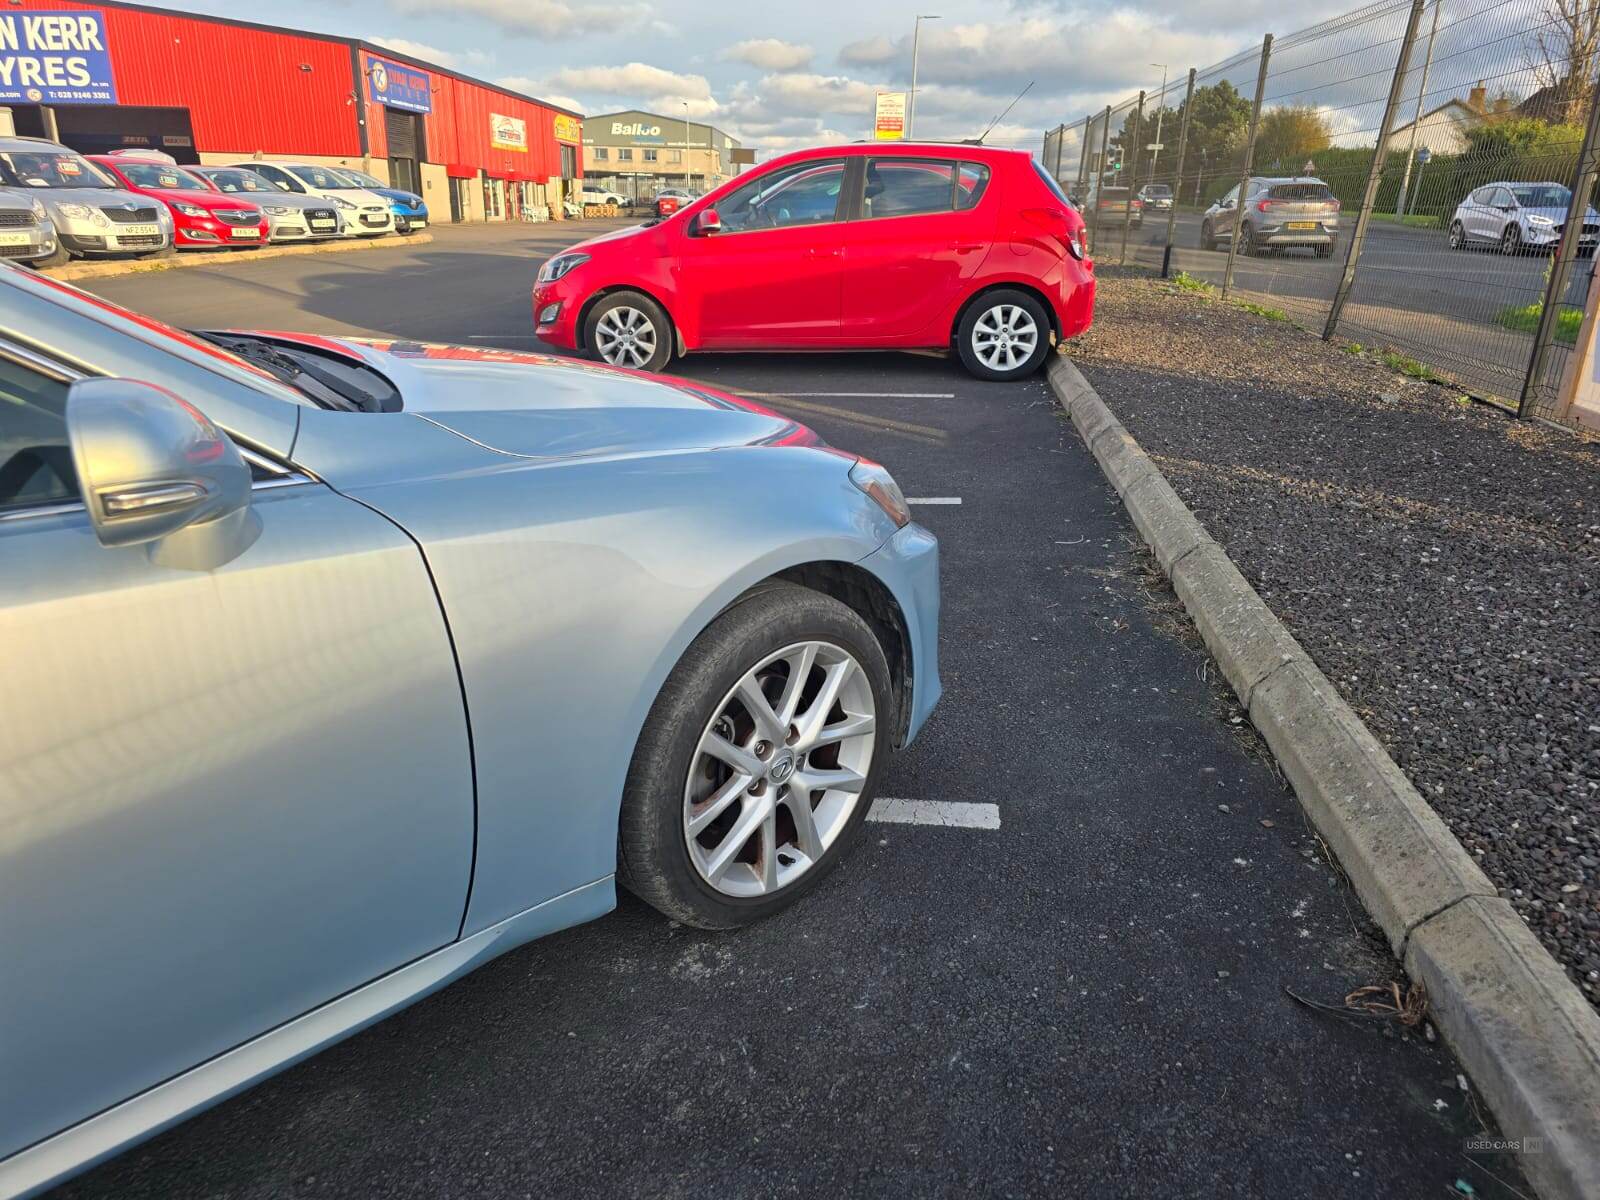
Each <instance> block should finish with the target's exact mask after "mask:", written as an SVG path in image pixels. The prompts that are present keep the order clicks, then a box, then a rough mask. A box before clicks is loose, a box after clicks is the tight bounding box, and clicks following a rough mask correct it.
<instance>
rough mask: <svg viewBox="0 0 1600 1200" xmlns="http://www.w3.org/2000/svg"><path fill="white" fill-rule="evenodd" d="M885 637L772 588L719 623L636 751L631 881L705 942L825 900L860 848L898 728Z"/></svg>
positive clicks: (688, 659) (627, 866)
mask: <svg viewBox="0 0 1600 1200" xmlns="http://www.w3.org/2000/svg"><path fill="white" fill-rule="evenodd" d="M879 637H880V633H879V632H878V631H876V630H875V628H874V626H872V625H869V624H868V623H867V620H866V619H865V618H864V617H863V616H862V615H861V614H860V613H858V612H856V611H855V610H854V609H852V608H850V607H849V606H848V605H846V604H844V603H842V602H841V601H839V600H836V599H834V598H833V597H831V596H826V595H823V594H822V593H820V592H816V591H813V590H811V589H810V588H804V587H800V586H798V585H795V584H792V583H784V582H779V581H775V580H774V581H769V582H768V583H765V584H762V585H761V586H760V587H759V588H758V589H757V590H756V591H755V592H753V593H751V594H750V595H748V596H746V597H744V598H743V599H741V600H739V601H738V602H736V603H735V604H733V605H731V606H730V607H729V608H728V609H727V610H726V611H724V612H723V613H722V615H721V616H719V617H718V618H717V619H716V620H715V621H713V622H712V623H711V624H710V625H709V626H708V627H707V628H706V629H705V631H704V632H702V633H701V634H700V636H699V637H697V638H696V639H695V640H694V642H693V644H692V645H691V646H690V647H689V649H688V650H687V651H686V652H685V653H684V656H683V658H682V660H681V661H680V662H679V663H678V665H677V667H676V668H675V669H674V670H673V672H672V674H671V676H670V677H669V678H668V679H667V682H666V684H665V685H663V687H662V689H661V692H660V694H659V695H658V696H657V698H656V701H655V704H654V705H653V706H652V708H651V710H650V715H649V717H648V718H647V720H646V721H645V727H644V730H643V731H642V733H641V734H640V736H639V743H638V745H637V747H635V749H634V753H633V760H632V762H631V763H630V765H629V768H628V781H627V786H626V787H625V788H624V790H623V796H622V814H621V822H620V827H619V836H618V850H619V853H618V879H619V881H620V882H622V883H623V884H625V885H626V886H627V887H628V889H629V890H630V891H632V892H633V893H634V894H635V895H637V896H639V897H640V898H641V899H643V900H645V901H647V902H649V903H650V904H652V905H654V906H655V907H656V908H658V909H660V910H661V911H662V912H664V913H666V914H667V915H668V916H670V917H673V918H675V919H677V920H679V921H682V922H684V923H685V924H689V925H695V926H699V927H700V928H702V929H728V928H732V927H734V926H738V925H746V924H749V923H750V922H751V921H755V920H758V919H760V918H761V917H763V916H766V915H767V914H769V913H772V912H776V911H777V910H778V909H780V908H783V907H785V906H786V905H788V904H790V903H792V902H793V901H794V900H795V899H797V898H798V897H799V896H801V895H803V894H804V893H805V892H806V891H808V890H809V889H810V888H811V887H813V886H815V884H816V883H817V881H818V880H819V879H821V878H822V877H823V876H825V875H826V874H827V873H828V872H829V871H830V870H832V869H833V867H834V866H835V864H837V863H838V861H839V859H840V858H841V857H842V856H843V854H844V853H845V851H846V849H847V848H848V846H849V845H850V844H851V843H852V842H853V841H854V840H855V836H856V835H857V834H859V832H860V829H861V824H862V822H863V821H865V820H866V815H867V809H868V807H869V806H870V804H871V803H872V792H873V787H874V785H875V782H876V776H877V774H878V770H879V768H880V766H881V761H882V759H883V758H884V757H885V756H886V753H887V751H888V748H889V746H890V745H891V744H892V742H893V737H894V731H895V730H896V729H897V728H899V722H898V719H897V713H898V712H899V709H898V706H897V700H896V693H895V691H894V688H893V684H892V682H891V677H890V673H889V660H888V657H887V656H886V654H885V651H884V647H883V643H881V642H880V640H879Z"/></svg>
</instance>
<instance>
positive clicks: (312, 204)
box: [184, 167, 339, 242]
mask: <svg viewBox="0 0 1600 1200" xmlns="http://www.w3.org/2000/svg"><path fill="white" fill-rule="evenodd" d="M184 170H186V171H188V172H189V173H190V174H191V175H198V176H199V177H200V178H201V179H203V180H204V181H205V182H206V183H208V184H210V185H211V187H213V188H214V189H216V190H217V191H219V192H222V193H224V194H225V195H229V196H237V197H238V198H239V199H241V200H248V201H250V203H252V204H257V205H260V206H261V211H262V212H264V213H266V214H267V228H268V233H267V240H268V241H273V242H305V241H311V240H314V239H316V238H325V237H337V236H338V235H339V215H338V212H337V210H336V209H335V208H334V207H333V205H332V204H331V203H330V202H328V201H326V200H321V199H318V198H317V197H314V196H301V195H298V194H296V193H294V192H283V191H279V190H278V189H277V188H275V187H273V186H272V185H271V184H270V183H268V182H267V181H266V180H265V179H262V178H261V176H259V175H257V174H256V173H255V172H254V171H246V170H245V169H244V168H243V167H185V168H184Z"/></svg>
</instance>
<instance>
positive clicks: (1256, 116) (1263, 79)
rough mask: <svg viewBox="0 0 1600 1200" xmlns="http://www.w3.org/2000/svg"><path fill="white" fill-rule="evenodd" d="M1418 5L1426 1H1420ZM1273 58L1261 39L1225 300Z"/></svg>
mask: <svg viewBox="0 0 1600 1200" xmlns="http://www.w3.org/2000/svg"><path fill="white" fill-rule="evenodd" d="M1416 2H1417V3H1418V4H1421V3H1422V0H1416ZM1271 57H1272V35H1271V34H1270V33H1269V34H1267V36H1266V37H1264V38H1262V39H1261V70H1260V72H1259V73H1257V75H1256V100H1255V104H1254V105H1253V106H1252V107H1251V109H1250V133H1249V136H1248V137H1247V138H1246V139H1245V143H1244V166H1243V168H1242V169H1241V170H1240V172H1239V191H1238V194H1237V195H1236V196H1234V198H1233V236H1232V237H1230V238H1229V239H1228V265H1227V266H1226V267H1225V268H1224V269H1223V272H1222V298H1223V299H1224V300H1226V299H1227V298H1228V289H1229V288H1231V287H1232V286H1233V260H1234V259H1236V258H1238V257H1239V234H1240V231H1241V230H1243V229H1244V201H1245V193H1246V192H1248V191H1249V190H1250V172H1251V170H1252V169H1253V168H1254V166H1255V159H1256V133H1257V132H1258V131H1259V130H1260V128H1261V100H1262V97H1264V96H1265V95H1266V92H1267V62H1268V60H1269V59H1270V58H1271Z"/></svg>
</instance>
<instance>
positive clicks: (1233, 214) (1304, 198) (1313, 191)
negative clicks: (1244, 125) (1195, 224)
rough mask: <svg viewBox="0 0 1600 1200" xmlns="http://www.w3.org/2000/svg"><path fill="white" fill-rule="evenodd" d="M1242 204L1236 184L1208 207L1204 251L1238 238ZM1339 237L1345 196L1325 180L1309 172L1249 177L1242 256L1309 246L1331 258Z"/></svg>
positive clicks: (1202, 236)
mask: <svg viewBox="0 0 1600 1200" xmlns="http://www.w3.org/2000/svg"><path fill="white" fill-rule="evenodd" d="M1238 202H1239V188H1238V186H1237V185H1235V186H1234V187H1233V188H1231V189H1229V191H1228V192H1227V194H1226V195H1224V196H1222V197H1221V198H1220V199H1219V200H1217V201H1216V203H1214V204H1213V205H1212V206H1211V207H1210V208H1208V209H1206V211H1205V215H1204V216H1203V217H1201V219H1200V245H1201V247H1202V248H1203V249H1206V250H1215V249H1216V248H1217V245H1218V243H1219V242H1229V241H1232V240H1233V229H1234V223H1235V221H1236V220H1237V219H1238V216H1239V213H1238V210H1237V208H1236V205H1237V204H1238ZM1338 240H1339V200H1338V198H1337V197H1335V196H1334V194H1333V189H1332V188H1330V187H1329V186H1328V185H1327V184H1326V183H1324V182H1323V181H1322V180H1320V179H1315V178H1311V177H1309V176H1295V177H1293V178H1279V177H1272V176H1255V177H1252V178H1251V179H1250V180H1248V181H1247V183H1246V185H1245V193H1244V220H1243V221H1242V222H1241V223H1240V232H1239V253H1240V254H1258V253H1265V252H1267V251H1270V250H1280V249H1288V248H1291V247H1295V246H1304V247H1306V248H1307V249H1309V250H1311V251H1312V252H1313V253H1314V254H1315V255H1316V256H1317V257H1318V258H1328V257H1330V256H1331V255H1332V254H1333V248H1334V246H1335V245H1337V244H1338Z"/></svg>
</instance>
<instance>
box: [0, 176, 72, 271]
mask: <svg viewBox="0 0 1600 1200" xmlns="http://www.w3.org/2000/svg"><path fill="white" fill-rule="evenodd" d="M57 255H58V249H57V242H56V227H55V226H54V225H52V224H51V223H50V214H49V213H48V212H46V211H45V207H44V204H43V203H42V202H41V201H39V200H38V199H37V198H36V197H34V196H30V195H28V193H27V192H26V190H24V189H22V188H15V187H10V188H8V187H0V258H9V259H11V260H12V261H13V262H25V263H38V262H46V261H50V260H53V259H55V258H56V257H57Z"/></svg>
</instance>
